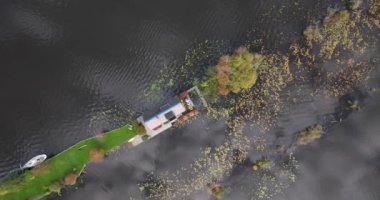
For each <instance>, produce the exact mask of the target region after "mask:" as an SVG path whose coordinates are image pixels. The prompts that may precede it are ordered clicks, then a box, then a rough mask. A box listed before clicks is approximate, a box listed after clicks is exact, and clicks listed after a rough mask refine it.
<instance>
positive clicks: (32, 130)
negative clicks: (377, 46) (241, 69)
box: [0, 0, 377, 200]
mask: <svg viewBox="0 0 380 200" xmlns="http://www.w3.org/2000/svg"><path fill="white" fill-rule="evenodd" d="M329 6H342V2H341V1H335V2H333V1H326V0H320V1H317V2H315V1H313V0H305V1H299V2H295V1H290V0H287V1H284V0H272V1H252V0H251V1H249V0H243V1H237V2H232V1H227V0H224V1H201V0H195V1H194V0H193V1H178V0H177V1H176V0H164V1H160V2H157V1H153V0H149V1H148V0H143V1H142V0H128V1H121V0H117V1H112V2H105V1H99V0H91V1H90V0H80V1H78V0H76V1H69V0H60V1H49V0H44V1H43V0H41V1H11V0H9V1H7V0H4V1H2V3H1V5H0V91H2V93H1V99H0V110H1V113H0V127H1V129H2V133H1V134H0V147H1V153H0V161H1V162H0V176H4V175H6V174H7V172H8V171H10V170H12V169H15V168H17V167H18V166H19V164H22V163H24V162H26V161H27V160H28V159H29V158H31V157H33V156H35V155H37V154H41V153H45V154H47V155H49V156H53V155H54V154H56V153H58V152H60V151H62V150H64V149H66V148H67V147H69V146H71V145H72V144H74V143H76V142H77V141H79V140H81V139H85V138H88V137H90V136H93V135H95V134H96V133H98V132H99V131H101V130H110V129H113V128H116V127H119V126H121V125H122V124H125V123H127V122H129V118H133V117H135V116H137V115H138V113H144V112H146V111H148V110H152V109H156V108H157V106H159V105H157V104H160V103H157V102H155V101H154V100H151V99H144V98H143V97H141V96H139V95H137V94H141V92H142V91H143V90H145V89H147V88H148V87H149V85H150V84H151V83H152V81H153V80H154V79H156V78H157V77H158V75H159V71H160V69H162V68H163V67H164V66H166V67H169V68H175V67H178V66H179V65H180V64H181V63H182V62H183V60H184V52H185V51H186V50H187V49H189V48H191V47H194V46H196V45H197V44H199V43H200V42H203V41H206V40H208V41H212V42H215V41H222V42H224V43H226V44H227V46H228V47H229V48H230V49H235V48H236V47H238V46H240V45H241V44H243V43H244V42H245V41H246V40H253V39H255V38H262V39H263V41H262V45H263V46H264V48H265V49H267V50H268V51H274V52H275V51H277V50H286V49H288V47H289V44H291V43H293V42H294V41H296V40H298V39H299V37H300V35H301V33H302V30H303V29H304V28H305V27H306V26H308V24H309V23H310V21H313V20H315V19H320V18H322V16H323V15H324V14H325V13H326V10H327V8H328V7H329ZM215 43H217V42H215ZM178 87H180V86H178ZM307 91H308V88H307V86H306V87H305V88H304V92H305V93H307ZM171 95H173V93H172V92H171V91H164V93H163V94H162V96H163V97H164V98H163V99H165V97H169V96H171ZM314 101H315V100H313V99H311V100H310V101H309V102H302V103H301V104H300V105H299V106H297V108H294V109H292V111H288V113H283V115H282V116H281V119H280V125H279V130H277V131H278V132H281V134H283V135H289V137H285V141H280V143H284V144H288V143H290V142H291V139H289V138H291V134H292V133H294V132H295V131H297V130H299V129H302V128H303V127H304V126H305V125H306V124H312V123H314V122H315V121H318V117H319V116H322V115H325V114H328V113H330V112H331V113H333V112H334V107H335V106H336V105H337V102H336V101H335V100H331V101H330V100H328V99H327V100H325V101H322V102H317V105H315V102H314ZM318 103H319V104H318ZM322 105H323V106H322ZM326 105H328V106H326ZM321 107H324V109H320V108H321ZM306 110H307V111H306ZM131 111H134V112H136V113H132V112H131ZM199 127H200V128H199ZM224 129H225V127H224V124H223V122H219V123H217V122H213V121H207V119H206V122H203V123H202V120H201V119H200V120H199V121H196V122H194V123H193V124H191V125H189V126H187V127H185V128H182V129H178V130H175V131H173V132H170V133H167V134H165V135H163V136H159V137H158V138H155V139H154V140H152V141H149V142H147V143H146V144H143V145H141V146H139V147H137V148H136V149H134V150H131V151H127V150H125V149H124V148H123V149H121V150H119V151H118V152H117V153H115V155H112V156H111V157H110V158H108V159H107V162H105V163H102V164H100V165H93V164H90V165H89V166H88V169H87V172H88V173H87V174H85V175H84V176H83V177H82V178H81V180H80V183H79V184H78V186H76V187H78V188H76V187H73V188H68V189H67V190H64V191H63V194H62V196H56V195H53V196H51V197H48V198H47V199H70V200H71V199H74V200H75V199H124V198H127V197H128V196H136V195H138V194H140V192H139V191H138V187H137V186H136V184H137V183H138V182H140V181H141V180H142V179H143V178H144V176H145V173H146V172H151V171H165V170H167V169H175V168H178V167H180V166H182V165H183V166H186V165H187V164H188V163H190V162H191V161H192V160H193V159H194V158H195V157H197V156H199V155H200V153H201V150H200V148H201V147H205V146H210V145H218V144H220V143H221V141H222V139H223V138H221V137H220V134H217V133H220V132H223V131H224ZM199 130H203V131H199ZM280 140H281V139H280ZM173 161H175V162H173ZM376 184H377V183H376V181H375V180H374V184H373V185H376ZM373 185H372V186H368V188H371V187H373ZM296 194H297V193H296ZM371 194H373V193H371ZM137 197H138V196H137ZM367 199H368V200H372V199H376V198H375V196H371V195H369V196H368V198H367Z"/></svg>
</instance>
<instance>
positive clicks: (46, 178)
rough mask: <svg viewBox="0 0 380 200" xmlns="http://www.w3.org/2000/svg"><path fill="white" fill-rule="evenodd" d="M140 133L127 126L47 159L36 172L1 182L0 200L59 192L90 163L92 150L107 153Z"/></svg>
mask: <svg viewBox="0 0 380 200" xmlns="http://www.w3.org/2000/svg"><path fill="white" fill-rule="evenodd" d="M137 132H138V131H137V129H136V128H135V127H132V126H128V125H127V126H124V127H121V128H119V129H116V130H113V131H110V132H107V133H105V134H104V135H103V137H94V138H89V139H87V140H83V141H81V142H79V143H77V144H75V145H74V146H72V147H70V148H68V149H66V150H65V151H63V152H61V153H59V154H57V155H56V156H54V157H52V158H50V159H48V160H46V161H45V162H44V163H42V164H41V165H40V166H39V167H37V168H36V169H33V170H29V171H26V172H25V173H23V174H22V175H20V176H19V177H16V178H14V179H12V180H6V181H5V182H3V183H0V200H25V199H33V198H36V197H42V196H46V195H48V194H50V193H51V192H53V191H56V190H58V191H59V190H60V188H62V187H64V185H65V184H64V177H65V176H66V175H68V174H75V175H77V176H79V175H80V174H81V173H82V172H83V169H84V168H85V166H86V164H87V163H89V162H91V159H90V151H91V150H94V149H96V150H98V151H102V152H104V153H106V154H107V153H109V152H110V151H111V150H113V149H115V148H117V147H119V146H120V145H121V144H123V143H125V142H127V141H128V140H129V139H130V138H132V137H134V136H135V135H137Z"/></svg>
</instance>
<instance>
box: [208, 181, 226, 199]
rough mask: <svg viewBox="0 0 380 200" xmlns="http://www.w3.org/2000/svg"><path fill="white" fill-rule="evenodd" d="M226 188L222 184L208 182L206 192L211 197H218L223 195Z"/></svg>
mask: <svg viewBox="0 0 380 200" xmlns="http://www.w3.org/2000/svg"><path fill="white" fill-rule="evenodd" d="M225 192H226V188H225V187H223V185H222V184H219V183H218V184H209V186H208V193H209V194H210V195H212V196H213V197H215V198H217V199H220V198H222V197H223V196H224V194H225Z"/></svg>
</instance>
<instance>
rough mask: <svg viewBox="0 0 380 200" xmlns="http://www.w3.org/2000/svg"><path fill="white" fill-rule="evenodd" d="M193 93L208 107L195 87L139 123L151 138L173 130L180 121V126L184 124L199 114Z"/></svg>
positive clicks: (141, 119)
mask: <svg viewBox="0 0 380 200" xmlns="http://www.w3.org/2000/svg"><path fill="white" fill-rule="evenodd" d="M192 92H195V94H197V95H198V96H199V98H200V101H201V102H202V104H203V106H204V107H207V103H206V101H205V100H204V98H203V96H202V94H201V93H200V91H199V89H198V87H196V86H195V87H192V88H190V89H189V90H186V91H184V92H182V93H181V94H179V95H178V96H177V97H175V98H173V99H172V100H171V101H170V102H169V103H168V104H167V105H166V106H164V107H163V108H162V109H160V110H159V111H158V112H156V114H152V115H148V117H147V118H144V117H143V116H140V117H139V118H137V121H138V122H140V123H141V124H142V125H143V126H144V127H145V129H146V134H147V135H148V136H149V138H151V137H154V136H156V135H157V134H159V133H161V132H163V131H165V130H167V129H169V128H171V127H172V126H173V124H174V123H175V122H177V121H178V120H179V124H183V122H185V121H187V119H190V118H192V117H193V116H195V115H197V114H198V113H199V112H198V111H197V110H196V108H195V107H194V102H193V101H192V99H191V98H190V96H191V95H190V93H192ZM133 140H134V139H133ZM131 142H132V140H131ZM134 142H136V143H140V142H141V141H140V140H136V141H134Z"/></svg>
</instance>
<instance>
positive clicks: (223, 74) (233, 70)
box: [201, 47, 263, 97]
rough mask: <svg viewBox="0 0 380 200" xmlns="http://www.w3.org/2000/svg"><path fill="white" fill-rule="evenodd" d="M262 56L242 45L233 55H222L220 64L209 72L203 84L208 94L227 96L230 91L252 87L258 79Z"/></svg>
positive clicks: (237, 91)
mask: <svg viewBox="0 0 380 200" xmlns="http://www.w3.org/2000/svg"><path fill="white" fill-rule="evenodd" d="M262 60H263V59H262V56H260V55H254V54H252V53H250V52H249V51H248V50H247V49H246V48H244V47H241V48H239V49H238V50H237V51H236V52H235V53H233V54H232V55H224V56H222V57H220V59H219V61H218V64H217V65H216V66H214V67H213V68H212V71H211V72H209V73H208V76H207V79H206V80H205V81H204V82H203V83H202V84H201V87H202V88H203V89H204V92H205V94H206V95H207V96H211V97H215V96H216V95H215V94H217V95H222V96H226V95H228V94H229V93H230V92H232V93H239V92H240V91H241V90H243V89H249V88H251V87H252V86H253V85H254V84H255V83H256V80H257V71H256V70H257V68H258V67H259V66H260V64H261V62H262Z"/></svg>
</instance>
